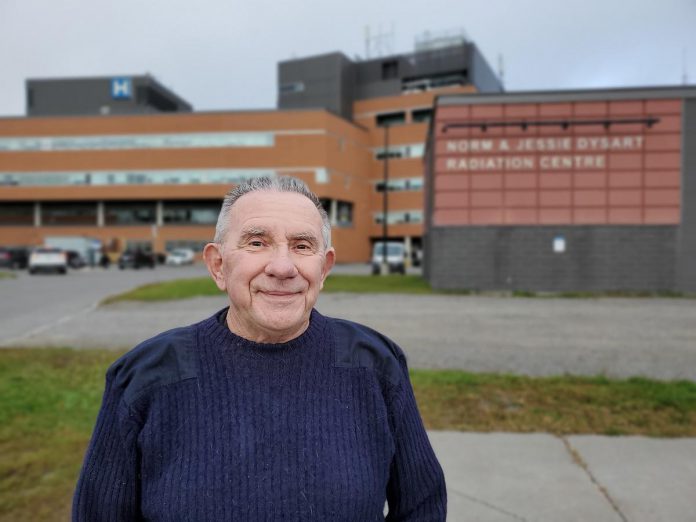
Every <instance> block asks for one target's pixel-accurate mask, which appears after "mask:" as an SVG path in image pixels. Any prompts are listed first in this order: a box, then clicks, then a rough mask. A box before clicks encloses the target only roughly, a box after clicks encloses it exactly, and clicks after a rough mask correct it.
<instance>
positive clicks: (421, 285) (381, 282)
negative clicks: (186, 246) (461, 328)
mask: <svg viewBox="0 0 696 522" xmlns="http://www.w3.org/2000/svg"><path fill="white" fill-rule="evenodd" d="M323 291H324V292H354V293H363V294H376V293H383V294H384V293H389V294H421V295H423V294H458V295H469V294H476V295H478V294H480V295H496V296H512V297H522V298H545V297H546V298H548V297H562V298H583V299H588V298H599V297H696V296H694V295H686V294H680V293H677V292H668V291H664V292H629V291H607V292H560V293H559V292H544V293H538V292H532V291H529V290H513V291H510V292H488V293H487V292H476V291H470V290H460V291H447V290H433V289H432V288H430V286H429V285H428V282H427V281H426V280H425V279H423V278H422V277H420V276H415V275H406V276H403V275H388V276H363V275H331V276H329V277H328V278H327V280H326V284H325V285H324V290H323ZM217 295H221V293H220V291H219V290H218V289H217V287H216V286H215V283H213V281H212V279H210V278H209V277H196V278H192V279H177V280H174V281H166V282H163V283H153V284H149V285H144V286H140V287H138V288H135V289H133V290H130V291H128V292H125V293H123V294H118V295H115V296H111V297H108V298H107V299H105V300H104V301H102V304H108V303H114V302H117V301H168V300H171V299H186V298H189V297H204V296H217Z"/></svg>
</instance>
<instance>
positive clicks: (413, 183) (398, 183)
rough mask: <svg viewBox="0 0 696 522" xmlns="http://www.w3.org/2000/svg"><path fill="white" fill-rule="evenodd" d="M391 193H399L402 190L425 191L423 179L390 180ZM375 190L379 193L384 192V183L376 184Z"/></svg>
mask: <svg viewBox="0 0 696 522" xmlns="http://www.w3.org/2000/svg"><path fill="white" fill-rule="evenodd" d="M388 187H389V192H399V191H402V190H412V191H419V190H423V178H422V177H420V176H419V177H417V178H396V179H390V180H389V184H388ZM375 190H376V191H377V192H384V182H383V181H378V182H377V183H375Z"/></svg>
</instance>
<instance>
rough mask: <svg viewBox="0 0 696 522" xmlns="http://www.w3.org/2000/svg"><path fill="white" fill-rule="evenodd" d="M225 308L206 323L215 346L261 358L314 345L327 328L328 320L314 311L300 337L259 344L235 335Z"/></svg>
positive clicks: (205, 325)
mask: <svg viewBox="0 0 696 522" xmlns="http://www.w3.org/2000/svg"><path fill="white" fill-rule="evenodd" d="M228 310H229V307H225V308H223V309H222V310H220V311H219V312H217V313H216V314H215V315H213V316H212V317H210V318H209V319H208V320H206V321H205V322H204V325H203V327H204V331H205V332H206V334H207V335H206V337H208V338H209V339H210V340H211V342H212V344H213V345H214V346H224V347H228V348H231V349H233V350H235V351H240V352H242V353H250V354H252V353H253V354H258V355H259V356H273V355H276V354H284V353H288V352H292V351H295V350H297V349H298V348H301V347H306V346H309V345H311V344H314V342H316V341H317V340H318V339H320V338H321V337H322V336H323V332H324V328H325V326H326V318H325V317H324V316H323V315H321V314H320V313H319V312H317V310H316V309H312V312H311V314H310V316H309V326H307V329H306V330H305V331H304V332H302V333H301V334H300V335H299V336H298V337H295V338H294V339H291V340H289V341H287V342H284V343H257V342H254V341H250V340H248V339H245V338H243V337H240V336H238V335H237V334H235V333H233V332H232V331H231V330H230V329H229V327H228V325H227V321H226V317H227V311H228Z"/></svg>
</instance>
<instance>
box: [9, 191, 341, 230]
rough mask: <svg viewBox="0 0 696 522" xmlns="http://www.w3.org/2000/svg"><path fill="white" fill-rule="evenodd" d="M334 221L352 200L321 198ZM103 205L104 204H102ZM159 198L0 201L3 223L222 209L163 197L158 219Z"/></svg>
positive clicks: (178, 216) (192, 220)
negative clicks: (127, 200)
mask: <svg viewBox="0 0 696 522" xmlns="http://www.w3.org/2000/svg"><path fill="white" fill-rule="evenodd" d="M321 203H322V205H323V206H324V209H325V210H326V212H327V214H328V215H329V216H330V218H331V224H332V225H333V226H338V227H346V226H351V225H352V224H353V204H352V203H351V202H349V201H340V200H332V199H326V198H323V199H321ZM100 205H101V206H100ZM157 206H158V203H157V202H156V201H139V202H126V201H123V202H120V201H106V202H104V203H102V204H100V203H99V202H94V201H93V202H69V203H68V202H56V203H54V202H46V203H39V204H38V205H37V206H35V205H34V203H9V202H7V203H6V202H2V204H0V225H15V226H16V225H29V226H31V225H34V224H35V223H40V224H41V226H65V225H84V226H95V225H98V224H99V223H103V224H104V225H111V226H115V225H156V224H158V223H159V224H162V225H214V224H215V223H216V222H217V217H218V213H219V212H220V201H219V200H209V201H197V202H195V203H192V202H189V201H164V202H162V203H161V207H160V208H161V210H159V212H161V218H159V219H158V208H157Z"/></svg>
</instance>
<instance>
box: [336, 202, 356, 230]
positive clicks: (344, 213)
mask: <svg viewBox="0 0 696 522" xmlns="http://www.w3.org/2000/svg"><path fill="white" fill-rule="evenodd" d="M352 225H353V204H352V203H350V202H349V201H338V202H337V208H336V226H339V227H349V226H352Z"/></svg>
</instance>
